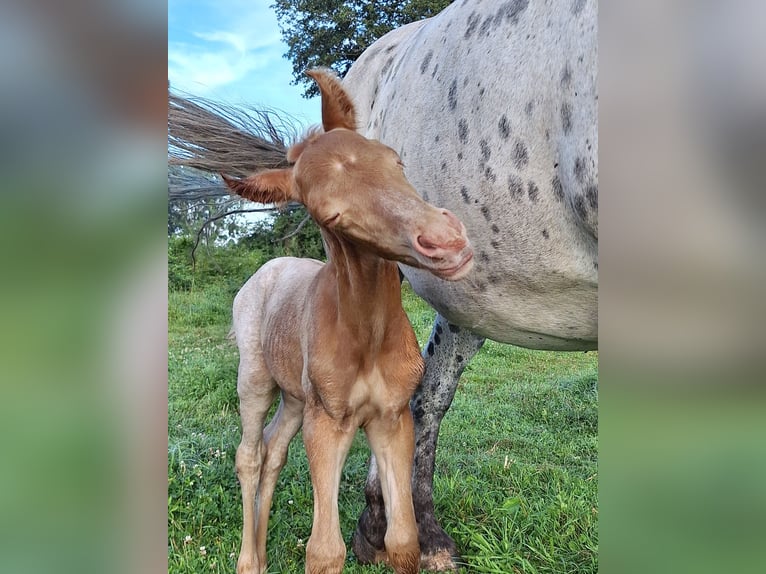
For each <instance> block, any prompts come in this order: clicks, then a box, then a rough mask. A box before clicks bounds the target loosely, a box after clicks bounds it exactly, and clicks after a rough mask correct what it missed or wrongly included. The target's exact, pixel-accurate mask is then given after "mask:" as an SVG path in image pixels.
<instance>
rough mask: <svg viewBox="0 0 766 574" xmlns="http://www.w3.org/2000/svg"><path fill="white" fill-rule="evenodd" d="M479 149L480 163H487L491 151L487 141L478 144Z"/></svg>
mask: <svg viewBox="0 0 766 574" xmlns="http://www.w3.org/2000/svg"><path fill="white" fill-rule="evenodd" d="M479 147H480V148H481V160H482V163H486V162H488V161H489V157H490V156H491V155H492V150H491V149H490V147H489V143H487V140H481V141H480V142H479Z"/></svg>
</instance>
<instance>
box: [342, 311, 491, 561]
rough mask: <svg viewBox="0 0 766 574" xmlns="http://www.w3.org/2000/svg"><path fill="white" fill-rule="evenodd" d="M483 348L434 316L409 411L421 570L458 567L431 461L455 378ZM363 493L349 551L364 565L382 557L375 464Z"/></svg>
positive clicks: (470, 335)
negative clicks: (437, 504) (437, 512)
mask: <svg viewBox="0 0 766 574" xmlns="http://www.w3.org/2000/svg"><path fill="white" fill-rule="evenodd" d="M483 344H484V338H483V337H479V336H478V335H475V334H474V333H471V332H470V331H468V330H466V329H464V328H462V327H457V326H455V325H451V324H450V323H449V322H448V321H447V320H446V319H445V318H444V317H442V316H441V315H437V316H436V321H435V322H434V328H433V330H432V331H431V337H430V338H429V341H428V344H427V345H426V348H425V350H424V351H423V359H424V360H425V363H426V370H425V374H424V376H423V381H422V382H421V384H420V386H418V388H417V389H416V391H415V394H414V395H413V397H412V401H411V402H410V407H411V409H412V414H413V417H414V420H415V459H414V465H413V469H412V496H413V503H414V506H415V518H416V519H417V521H418V536H419V540H420V557H421V558H420V559H421V562H420V564H421V568H422V569H424V570H437V571H439V570H454V569H455V568H456V567H457V565H456V559H457V558H458V552H457V547H456V546H455V542H454V541H453V540H452V539H451V538H450V537H449V536H448V535H447V534H446V533H445V532H444V530H443V529H442V528H441V526H439V523H438V522H437V521H436V517H435V516H434V505H433V475H434V458H435V454H436V441H437V438H438V435H439V425H440V424H441V420H442V418H443V417H444V414H445V413H446V412H447V409H448V408H449V406H450V404H451V403H452V398H453V397H454V396H455V390H456V388H457V383H458V380H459V379H460V375H461V374H462V372H463V369H464V368H465V366H466V365H467V364H468V361H469V360H470V359H471V358H472V357H473V356H474V355H475V354H476V353H477V352H478V350H479V349H480V348H481V346H482V345H483ZM364 492H365V498H366V499H367V508H365V510H364V512H363V513H362V515H361V517H360V518H359V524H358V526H357V529H356V532H355V533H354V537H353V539H352V542H351V546H352V549H353V551H354V554H356V556H357V558H358V559H359V561H360V562H361V563H363V564H368V563H374V562H378V561H380V560H381V559H383V558H384V557H385V553H384V543H383V533H384V532H385V531H386V523H385V512H384V509H383V498H382V495H381V487H380V480H379V478H378V472H377V465H376V464H374V463H373V464H371V465H370V472H369V474H368V476H367V484H366V485H365V489H364Z"/></svg>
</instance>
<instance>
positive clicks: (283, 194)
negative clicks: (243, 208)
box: [221, 168, 298, 203]
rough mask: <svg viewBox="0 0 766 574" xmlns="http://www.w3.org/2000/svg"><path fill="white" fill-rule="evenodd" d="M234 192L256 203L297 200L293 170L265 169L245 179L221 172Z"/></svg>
mask: <svg viewBox="0 0 766 574" xmlns="http://www.w3.org/2000/svg"><path fill="white" fill-rule="evenodd" d="M221 177H222V178H223V181H224V182H226V185H227V186H228V187H229V189H231V190H232V191H233V192H234V193H236V194H237V195H239V196H242V197H244V198H245V199H249V200H250V201H255V202H256V203H287V202H288V201H298V197H297V194H296V193H295V191H294V190H295V187H294V185H293V170H292V169H291V168H288V169H267V170H266V171H262V172H260V173H256V174H255V175H251V176H250V177H247V178H245V179H232V178H230V177H226V176H225V175H223V174H221Z"/></svg>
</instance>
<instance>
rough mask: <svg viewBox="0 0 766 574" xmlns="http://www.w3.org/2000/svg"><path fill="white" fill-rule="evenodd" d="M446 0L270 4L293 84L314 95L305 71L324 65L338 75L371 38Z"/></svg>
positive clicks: (284, 1) (292, 0)
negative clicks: (290, 69)
mask: <svg viewBox="0 0 766 574" xmlns="http://www.w3.org/2000/svg"><path fill="white" fill-rule="evenodd" d="M449 4H450V0H404V1H399V0H372V1H363V0H342V1H340V2H339V1H337V0H275V2H274V4H272V6H271V7H272V8H273V9H274V10H275V12H276V14H277V20H278V21H279V28H280V30H281V32H282V38H283V39H284V41H285V42H286V43H287V46H288V48H289V49H288V51H287V54H285V56H287V57H288V58H289V59H290V60H291V61H292V63H293V77H294V78H295V79H294V80H293V84H295V85H300V84H303V85H304V86H305V90H304V94H303V95H304V96H305V97H311V96H315V95H317V93H318V90H317V87H316V84H315V83H314V82H312V81H310V79H309V78H307V77H306V75H305V74H304V72H305V71H306V70H307V69H309V68H314V67H317V66H325V67H328V68H332V69H334V70H335V71H336V72H337V73H338V74H339V75H340V76H341V77H343V76H345V75H346V72H348V70H349V68H351V65H352V64H353V63H354V62H355V61H356V59H357V58H358V57H359V56H361V55H362V52H364V51H365V49H367V47H368V46H369V45H370V44H372V43H373V42H374V41H375V40H377V39H378V38H380V37H381V36H383V35H384V34H386V33H387V32H389V31H391V30H393V29H394V28H398V27H399V26H403V25H404V24H409V23H410V22H414V21H416V20H422V19H423V18H429V17H431V16H434V15H435V14H437V13H439V12H440V11H441V10H443V9H444V8H445V7H446V6H447V5H449Z"/></svg>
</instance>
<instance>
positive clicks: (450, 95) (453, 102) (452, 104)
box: [447, 78, 457, 111]
mask: <svg viewBox="0 0 766 574" xmlns="http://www.w3.org/2000/svg"><path fill="white" fill-rule="evenodd" d="M447 101H448V102H449V109H450V110H453V111H454V110H455V108H456V107H457V78H455V79H453V80H452V83H451V84H450V87H449V92H447Z"/></svg>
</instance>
